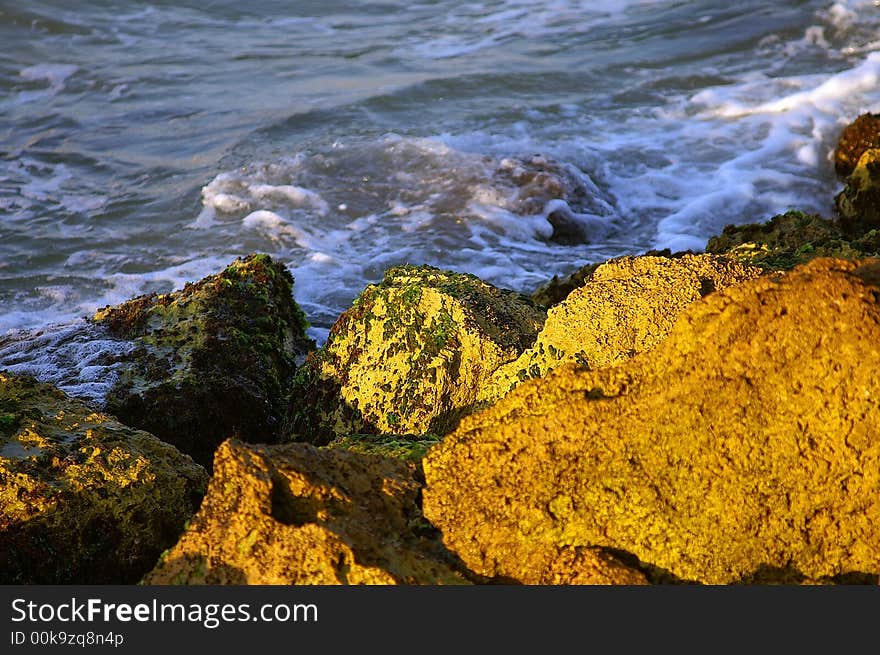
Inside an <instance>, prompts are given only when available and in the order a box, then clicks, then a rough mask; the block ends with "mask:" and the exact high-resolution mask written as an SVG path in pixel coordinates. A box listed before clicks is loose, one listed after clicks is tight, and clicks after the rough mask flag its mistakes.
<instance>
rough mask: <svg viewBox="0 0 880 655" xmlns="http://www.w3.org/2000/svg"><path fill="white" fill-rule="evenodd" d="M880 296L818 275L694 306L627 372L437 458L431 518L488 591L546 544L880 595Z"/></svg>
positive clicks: (461, 439)
mask: <svg viewBox="0 0 880 655" xmlns="http://www.w3.org/2000/svg"><path fill="white" fill-rule="evenodd" d="M878 285H880V260H876V259H874V260H864V261H861V262H857V261H856V262H854V261H845V260H832V259H816V260H813V261H812V262H810V263H808V264H806V265H802V266H800V267H797V268H795V269H794V270H793V271H791V272H789V273H780V274H774V275H765V276H761V277H759V278H756V279H752V280H748V281H745V282H742V283H741V284H738V285H734V286H731V287H728V288H726V289H723V290H720V291H716V292H715V293H712V294H709V295H707V296H705V297H704V298H702V299H700V300H698V301H696V302H694V303H692V304H691V305H690V306H689V307H688V308H687V309H686V310H685V311H684V312H683V313H682V314H681V316H680V318H679V320H678V321H677V322H676V324H675V327H674V328H673V329H672V331H671V333H670V334H669V336H668V337H667V338H666V339H665V340H663V341H662V342H661V343H660V344H659V345H657V346H656V347H655V348H654V349H652V350H650V351H648V352H646V353H643V354H641V355H639V356H637V357H633V358H632V359H630V360H629V361H628V362H626V363H624V364H622V365H620V366H616V367H609V368H605V369H601V370H597V371H589V370H585V369H583V368H578V367H576V366H573V365H569V366H566V367H563V368H560V369H557V370H555V371H553V372H552V373H550V374H549V375H548V376H547V377H545V378H542V379H539V380H534V381H531V382H529V383H526V384H523V385H521V386H520V387H519V388H517V389H516V390H514V391H513V392H512V393H511V394H509V395H508V396H507V397H506V398H505V399H503V400H501V401H500V402H499V403H497V404H496V405H495V406H493V407H492V408H490V409H487V410H485V411H483V412H480V413H477V414H473V415H471V416H469V417H467V418H465V419H464V420H463V421H462V422H461V424H460V426H459V427H458V429H457V430H456V431H455V432H454V433H453V434H451V435H448V436H446V437H445V438H444V439H443V441H442V442H441V443H440V444H438V445H437V446H435V447H433V448H432V449H431V450H430V451H429V452H428V454H427V456H426V457H425V459H424V460H423V462H422V463H423V466H424V472H425V479H426V488H425V491H424V494H423V496H424V501H423V508H424V513H425V516H426V518H427V519H428V520H429V521H431V522H432V523H433V524H434V525H436V526H437V527H438V528H439V529H440V530H441V531H442V532H443V539H444V543H446V545H447V546H448V547H449V548H450V549H451V550H453V551H454V552H455V553H456V554H458V555H459V556H460V557H461V559H462V560H463V562H464V563H465V564H466V565H467V566H468V567H469V568H471V569H472V570H473V571H474V572H475V573H477V574H481V575H509V574H510V573H509V572H511V571H513V572H515V571H517V570H518V567H519V563H518V561H515V560H518V559H521V558H522V557H523V556H522V554H521V553H519V552H518V549H522V548H523V547H524V545H529V544H531V545H533V546H534V548H536V549H538V550H543V549H546V548H563V547H572V548H578V547H582V548H584V547H586V548H589V547H600V548H605V549H608V548H610V549H613V550H614V551H615V552H619V551H622V552H624V553H629V554H630V555H632V556H634V557H636V558H638V560H639V561H640V562H643V563H645V565H646V566H652V567H657V568H658V569H660V570H665V571H668V572H669V574H670V575H671V576H673V577H674V578H676V579H679V580H682V581H698V582H704V583H710V584H724V583H734V582H742V581H746V582H748V581H754V580H762V579H767V578H768V572H783V573H785V576H784V577H786V578H789V579H791V578H793V577H798V576H800V577H801V578H806V579H810V580H818V581H823V580H824V581H828V580H847V579H850V580H851V579H870V580H873V581H874V582H876V581H877V575H878V573H880V440H878V439H877V438H876V437H877V435H878V434H880V411H878V409H880V408H878V402H880V401H878V399H880V348H878V344H880V305H878V300H880V287H878ZM510 553H516V557H515V558H513V559H512V558H511V557H510V556H509V554H510ZM853 576H855V578H854V577H853Z"/></svg>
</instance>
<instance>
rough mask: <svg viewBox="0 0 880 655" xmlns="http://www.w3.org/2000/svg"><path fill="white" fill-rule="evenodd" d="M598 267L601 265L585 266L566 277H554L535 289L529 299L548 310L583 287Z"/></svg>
mask: <svg viewBox="0 0 880 655" xmlns="http://www.w3.org/2000/svg"><path fill="white" fill-rule="evenodd" d="M599 266H601V264H586V265H584V266H581V267H580V268H579V269H577V270H575V271H572V272H571V273H569V274H568V275H563V276H562V277H559V276H558V275H554V276H553V278H552V279H551V280H550V281H549V282H547V283H546V284H542V285H541V286H540V287H538V288H537V289H535V291H533V292H532V294H531V298H532V300H534V301H535V302H536V303H537V304H539V305H541V306H542V307H546V308H547V309H550V308H551V307H554V306H556V305H558V304H559V303H561V302H562V301H563V300H565V299H566V298H568V294H570V293H571V292H572V291H574V290H575V289H578V288H580V287H582V286H584V284H586V283H587V280H589V279H590V277H592V275H593V271H595V270H596V269H597V268H598V267H599Z"/></svg>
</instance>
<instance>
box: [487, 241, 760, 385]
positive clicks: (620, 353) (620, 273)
mask: <svg viewBox="0 0 880 655" xmlns="http://www.w3.org/2000/svg"><path fill="white" fill-rule="evenodd" d="M761 272H762V271H761V269H759V268H756V267H753V266H746V265H743V264H741V263H739V262H736V261H733V260H729V259H727V258H724V257H717V256H712V255H683V256H681V257H621V258H619V259H612V260H609V261H608V262H606V263H604V264H602V265H600V266H598V267H596V268H595V270H594V271H593V272H592V274H591V275H590V277H589V278H588V279H587V281H586V282H585V284H584V285H583V286H582V287H580V288H578V289H575V290H574V291H572V292H571V293H570V294H569V295H568V297H567V298H566V299H565V300H564V301H562V302H561V303H559V304H558V305H556V306H555V307H553V308H551V309H550V310H549V312H548V314H547V321H546V322H545V324H544V327H543V329H542V330H541V332H540V333H539V334H538V338H537V341H536V342H535V345H534V346H533V347H532V348H530V349H529V350H527V351H526V352H524V353H523V354H522V355H521V356H520V357H519V358H518V359H517V360H516V361H515V362H512V363H510V364H507V365H505V366H503V367H501V368H500V369H499V370H498V371H497V372H496V373H495V375H494V376H493V378H492V380H491V382H490V383H489V384H487V385H486V386H485V387H484V388H483V389H482V390H481V393H480V399H481V400H494V399H496V398H499V397H502V396H503V395H504V394H506V393H508V392H509V391H510V389H512V388H514V387H515V386H516V385H518V384H519V383H520V382H522V381H523V380H527V379H529V378H537V377H542V376H543V375H546V373H547V372H548V371H550V370H552V369H554V368H556V367H557V366H560V365H561V364H563V363H565V362H578V363H580V364H583V365H585V366H587V367H589V368H601V367H603V366H612V365H617V364H620V363H621V362H623V361H626V360H627V359H629V358H630V357H632V356H633V355H635V354H636V353H639V352H644V351H646V350H649V349H651V348H653V347H654V346H655V345H656V344H658V343H659V342H660V341H661V340H663V339H664V338H665V337H666V335H667V334H669V331H670V330H671V329H672V326H673V324H674V323H675V320H676V318H677V317H678V315H679V314H680V313H681V312H682V311H683V310H684V309H685V308H686V307H687V306H688V305H690V304H691V303H692V302H694V301H695V300H698V299H699V298H701V297H702V296H704V295H706V294H707V293H709V292H711V291H715V290H717V289H723V288H726V287H728V286H730V285H731V284H737V283H739V282H741V281H743V280H747V279H750V278H753V277H757V276H758V275H760V274H761Z"/></svg>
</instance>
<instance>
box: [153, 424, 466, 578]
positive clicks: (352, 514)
mask: <svg viewBox="0 0 880 655" xmlns="http://www.w3.org/2000/svg"><path fill="white" fill-rule="evenodd" d="M420 489H421V484H420V482H419V481H418V479H417V468H416V466H415V465H413V464H411V463H409V464H408V463H405V462H401V461H398V460H395V459H390V458H387V457H381V456H377V455H364V454H361V453H354V452H348V451H345V450H341V449H337V450H326V449H319V448H316V447H314V446H312V445H310V444H286V445H281V446H255V445H249V444H244V443H242V442H239V441H235V440H230V441H226V442H224V443H223V445H221V446H220V448H219V449H218V450H217V454H216V458H215V462H214V477H213V478H212V479H211V483H210V485H209V488H208V493H207V495H206V497H205V501H204V503H203V504H202V507H201V509H200V510H199V512H198V514H196V516H195V517H194V518H193V520H192V521H191V522H190V524H189V528H188V529H187V531H186V532H185V533H184V534H183V536H182V537H181V538H180V541H179V542H178V543H177V545H176V546H174V547H173V548H172V549H171V550H169V551H168V552H167V553H166V554H165V555H164V556H163V558H162V560H161V561H160V562H159V564H158V565H157V566H156V568H155V569H154V570H153V571H152V572H151V573H150V574H149V575H147V576H146V577H145V579H144V584H334V585H335V584H467V583H468V581H467V580H466V579H465V578H464V577H463V576H462V575H461V573H459V572H458V571H457V570H456V569H455V567H454V558H453V557H451V556H450V555H449V553H448V552H447V551H446V550H445V548H444V547H443V546H442V544H441V542H440V541H439V539H438V538H437V536H436V531H435V530H433V529H432V528H431V526H429V525H428V524H427V523H426V522H425V521H424V519H423V518H422V516H421V510H420V507H419V493H420Z"/></svg>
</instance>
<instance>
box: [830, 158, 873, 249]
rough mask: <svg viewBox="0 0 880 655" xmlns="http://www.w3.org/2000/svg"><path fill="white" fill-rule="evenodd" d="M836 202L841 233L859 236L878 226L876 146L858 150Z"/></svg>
mask: <svg viewBox="0 0 880 655" xmlns="http://www.w3.org/2000/svg"><path fill="white" fill-rule="evenodd" d="M836 203H837V213H838V214H839V215H840V227H841V229H842V230H843V232H844V233H845V234H848V235H851V236H853V237H860V236H862V235H864V234H865V233H867V232H869V231H871V230H876V229H877V228H880V148H871V149H869V150H865V152H864V153H862V156H861V157H860V158H859V160H858V164H856V167H855V169H854V170H853V172H852V174H851V175H850V176H849V177H848V178H846V187H844V189H843V191H841V192H840V193H839V194H838V195H837V198H836Z"/></svg>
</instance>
